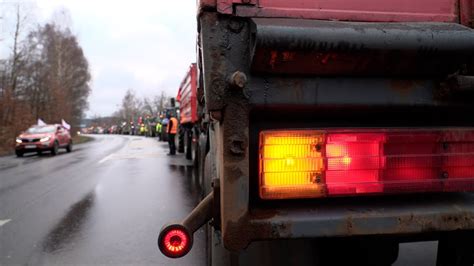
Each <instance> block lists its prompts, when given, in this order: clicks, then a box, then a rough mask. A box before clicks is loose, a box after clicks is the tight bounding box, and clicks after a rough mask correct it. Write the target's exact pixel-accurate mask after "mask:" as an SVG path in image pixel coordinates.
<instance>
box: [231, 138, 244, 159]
mask: <svg viewBox="0 0 474 266" xmlns="http://www.w3.org/2000/svg"><path fill="white" fill-rule="evenodd" d="M230 152H231V153H232V154H235V155H242V154H244V153H245V146H244V141H242V140H235V139H234V140H232V142H231V145H230Z"/></svg>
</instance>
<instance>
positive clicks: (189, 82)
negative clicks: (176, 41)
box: [176, 63, 201, 164]
mask: <svg viewBox="0 0 474 266" xmlns="http://www.w3.org/2000/svg"><path fill="white" fill-rule="evenodd" d="M176 100H177V101H178V102H179V115H180V121H179V122H180V127H179V137H180V138H179V139H180V140H181V141H180V145H179V146H180V147H178V150H181V151H184V153H185V155H186V158H187V159H189V160H197V156H196V154H197V152H198V148H197V140H198V137H199V134H200V121H201V119H200V116H199V115H198V105H199V103H198V86H197V68H196V63H192V64H191V66H190V67H189V70H188V72H187V73H186V76H185V77H184V79H183V81H182V82H181V84H180V86H179V89H178V95H177V96H176ZM196 164H197V161H196Z"/></svg>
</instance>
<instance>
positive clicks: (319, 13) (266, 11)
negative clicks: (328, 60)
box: [218, 0, 459, 22]
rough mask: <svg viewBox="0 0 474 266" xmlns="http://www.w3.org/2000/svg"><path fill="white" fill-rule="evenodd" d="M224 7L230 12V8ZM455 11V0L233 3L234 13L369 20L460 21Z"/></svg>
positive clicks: (260, 1) (268, 0)
mask: <svg viewBox="0 0 474 266" xmlns="http://www.w3.org/2000/svg"><path fill="white" fill-rule="evenodd" d="M222 2H225V3H222ZM232 2H233V1H232V0H223V1H221V2H220V3H218V5H220V6H222V7H224V6H227V7H229V5H230V4H231V3H232ZM226 10H227V11H228V14H230V13H231V8H227V9H226ZM458 11H459V10H458V0H418V1H412V0H385V1H379V0H352V1H347V0H331V1H328V0H298V1H293V0H259V1H258V5H237V6H235V13H234V14H235V15H237V16H244V17H280V18H281V17H286V18H308V19H322V20H345V21H372V22H373V21H386V22H415V21H436V22H459V12H458ZM229 12H230V13H229Z"/></svg>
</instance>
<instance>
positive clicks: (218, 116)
mask: <svg viewBox="0 0 474 266" xmlns="http://www.w3.org/2000/svg"><path fill="white" fill-rule="evenodd" d="M210 114H211V120H213V121H217V122H221V121H222V112H221V111H211V112H210Z"/></svg>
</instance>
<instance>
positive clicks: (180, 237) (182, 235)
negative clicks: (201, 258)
mask: <svg viewBox="0 0 474 266" xmlns="http://www.w3.org/2000/svg"><path fill="white" fill-rule="evenodd" d="M192 241H193V240H192V237H191V235H189V233H188V230H187V229H186V228H185V227H184V226H182V225H179V224H174V225H170V226H168V227H166V228H164V229H163V230H161V232H160V236H159V237H158V247H159V248H160V250H161V252H162V253H163V254H164V255H165V256H167V257H170V258H179V257H182V256H184V255H186V254H187V253H188V252H189V250H190V249H191V246H192Z"/></svg>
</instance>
